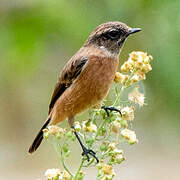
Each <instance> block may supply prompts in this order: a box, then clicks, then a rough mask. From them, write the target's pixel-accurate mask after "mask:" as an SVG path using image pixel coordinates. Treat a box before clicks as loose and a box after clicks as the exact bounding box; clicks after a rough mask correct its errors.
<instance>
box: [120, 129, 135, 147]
mask: <svg viewBox="0 0 180 180" xmlns="http://www.w3.org/2000/svg"><path fill="white" fill-rule="evenodd" d="M121 135H122V137H124V138H125V139H127V140H128V142H129V144H135V143H137V142H138V139H137V138H136V134H135V132H134V131H131V130H129V129H123V130H122V131H121Z"/></svg>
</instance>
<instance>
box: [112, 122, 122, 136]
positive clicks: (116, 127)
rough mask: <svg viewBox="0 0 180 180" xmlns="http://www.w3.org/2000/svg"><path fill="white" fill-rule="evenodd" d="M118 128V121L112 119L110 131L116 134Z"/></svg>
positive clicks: (119, 125)
mask: <svg viewBox="0 0 180 180" xmlns="http://www.w3.org/2000/svg"><path fill="white" fill-rule="evenodd" d="M120 128H121V124H120V122H118V121H114V122H113V123H112V132H114V133H116V134H118V133H119V131H120Z"/></svg>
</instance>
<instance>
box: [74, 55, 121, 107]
mask: <svg viewBox="0 0 180 180" xmlns="http://www.w3.org/2000/svg"><path fill="white" fill-rule="evenodd" d="M117 67H118V59H112V58H105V57H97V56H91V57H89V58H88V63H87V65H86V67H85V68H84V70H83V71H82V73H81V74H80V76H79V78H78V79H77V81H76V82H75V84H76V86H77V87H79V96H80V95H82V94H83V95H84V97H85V99H86V101H89V103H90V104H95V103H96V102H98V101H101V100H102V99H103V98H104V97H105V96H106V95H107V93H108V90H109V88H110V86H111V84H112V82H113V80H114V76H115V73H116V71H117Z"/></svg>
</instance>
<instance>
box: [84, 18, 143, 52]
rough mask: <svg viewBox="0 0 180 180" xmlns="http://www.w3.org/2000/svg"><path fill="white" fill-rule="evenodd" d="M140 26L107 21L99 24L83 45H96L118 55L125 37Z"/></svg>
mask: <svg viewBox="0 0 180 180" xmlns="http://www.w3.org/2000/svg"><path fill="white" fill-rule="evenodd" d="M139 31H141V29H140V28H130V27H129V26H127V25H126V24H124V23H122V22H118V21H117V22H107V23H104V24H101V25H99V26H98V27H97V28H96V29H95V30H94V31H93V32H92V33H91V34H90V36H89V38H88V40H87V41H86V43H85V45H90V44H93V45H96V46H98V47H100V48H102V49H104V50H106V51H108V52H109V53H112V54H115V55H118V54H119V52H120V49H121V47H122V46H123V44H124V42H125V40H126V38H127V37H128V36H129V35H130V34H133V33H136V32H139Z"/></svg>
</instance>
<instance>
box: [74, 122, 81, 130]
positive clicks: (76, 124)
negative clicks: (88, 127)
mask: <svg viewBox="0 0 180 180" xmlns="http://www.w3.org/2000/svg"><path fill="white" fill-rule="evenodd" d="M74 128H75V130H76V131H77V132H80V131H81V125H80V123H79V122H78V121H76V122H75V123H74Z"/></svg>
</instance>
